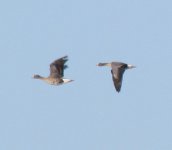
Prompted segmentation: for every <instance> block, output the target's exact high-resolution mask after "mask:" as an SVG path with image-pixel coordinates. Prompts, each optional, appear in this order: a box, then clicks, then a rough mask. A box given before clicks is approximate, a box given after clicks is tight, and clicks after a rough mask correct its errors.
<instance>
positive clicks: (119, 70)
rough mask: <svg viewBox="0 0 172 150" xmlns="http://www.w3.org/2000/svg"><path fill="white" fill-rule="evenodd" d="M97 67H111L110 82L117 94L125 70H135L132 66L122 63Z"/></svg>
mask: <svg viewBox="0 0 172 150" xmlns="http://www.w3.org/2000/svg"><path fill="white" fill-rule="evenodd" d="M97 66H109V67H111V68H112V69H111V74H112V80H113V83H114V86H115V89H116V91H117V92H120V90H121V85H122V78H123V74H124V72H125V70H126V69H131V68H135V66H133V65H129V64H126V63H122V62H111V63H99V64H97Z"/></svg>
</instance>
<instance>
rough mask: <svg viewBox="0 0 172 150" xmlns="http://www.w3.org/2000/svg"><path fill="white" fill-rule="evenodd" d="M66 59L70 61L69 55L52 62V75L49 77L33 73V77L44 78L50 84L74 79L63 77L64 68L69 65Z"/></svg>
mask: <svg viewBox="0 0 172 150" xmlns="http://www.w3.org/2000/svg"><path fill="white" fill-rule="evenodd" d="M66 61H68V57H67V56H64V57H61V58H59V59H57V60H55V61H54V62H52V63H51V64H50V75H49V76H48V77H42V76H40V75H33V78H34V79H40V80H43V81H45V82H47V83H48V84H52V85H61V84H63V83H68V82H71V81H73V80H71V79H65V78H63V76H64V69H66V68H67V67H68V66H67V65H65V63H66Z"/></svg>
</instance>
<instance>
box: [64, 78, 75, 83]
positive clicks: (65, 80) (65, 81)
mask: <svg viewBox="0 0 172 150" xmlns="http://www.w3.org/2000/svg"><path fill="white" fill-rule="evenodd" d="M71 81H73V80H71V79H63V82H64V83H68V82H71Z"/></svg>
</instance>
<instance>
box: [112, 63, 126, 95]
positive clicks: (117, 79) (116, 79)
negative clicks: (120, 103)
mask: <svg viewBox="0 0 172 150" xmlns="http://www.w3.org/2000/svg"><path fill="white" fill-rule="evenodd" d="M125 69H126V64H121V65H120V66H118V65H114V66H113V64H112V70H111V73H112V80H113V83H114V86H115V89H116V91H117V92H120V90H121V86H122V79H123V74H124V71H125Z"/></svg>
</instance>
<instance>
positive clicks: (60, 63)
mask: <svg viewBox="0 0 172 150" xmlns="http://www.w3.org/2000/svg"><path fill="white" fill-rule="evenodd" d="M67 61H68V56H64V57H61V58H59V59H57V60H55V61H54V62H52V63H51V64H50V77H53V78H62V77H63V76H64V69H66V68H67V67H68V66H67V65H65V63H66V62H67Z"/></svg>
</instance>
